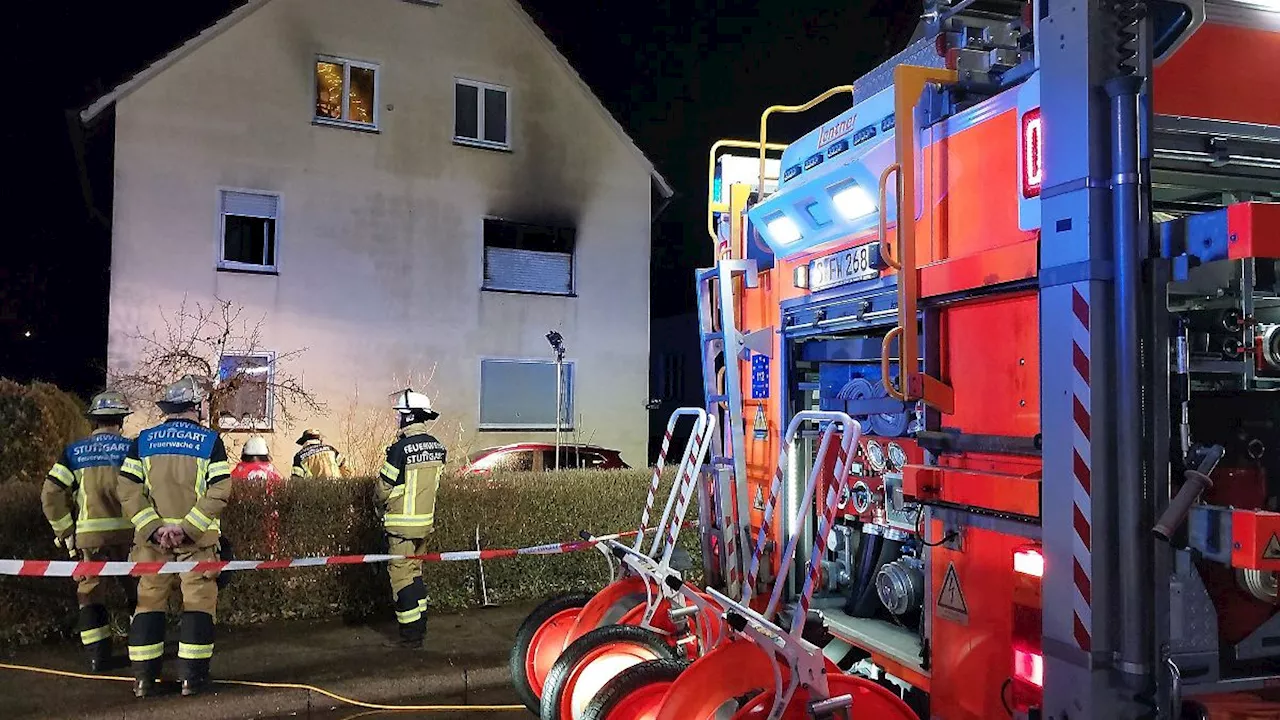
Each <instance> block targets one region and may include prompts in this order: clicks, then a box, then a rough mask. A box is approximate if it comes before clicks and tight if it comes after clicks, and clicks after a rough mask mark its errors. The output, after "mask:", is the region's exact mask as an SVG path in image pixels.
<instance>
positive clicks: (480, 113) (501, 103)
mask: <svg viewBox="0 0 1280 720" xmlns="http://www.w3.org/2000/svg"><path fill="white" fill-rule="evenodd" d="M507 97H508V91H507V88H505V87H503V86H501V85H493V84H491V83H485V82H478V81H475V80H462V79H455V80H454V84H453V141H454V142H455V143H457V144H459V145H474V146H476V147H483V148H490V149H493V150H510V149H511V142H510V137H511V115H510V113H509V112H508V108H507Z"/></svg>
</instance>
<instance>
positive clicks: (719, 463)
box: [711, 457, 733, 467]
mask: <svg viewBox="0 0 1280 720" xmlns="http://www.w3.org/2000/svg"><path fill="white" fill-rule="evenodd" d="M711 465H712V466H714V467H733V458H730V457H713V458H711Z"/></svg>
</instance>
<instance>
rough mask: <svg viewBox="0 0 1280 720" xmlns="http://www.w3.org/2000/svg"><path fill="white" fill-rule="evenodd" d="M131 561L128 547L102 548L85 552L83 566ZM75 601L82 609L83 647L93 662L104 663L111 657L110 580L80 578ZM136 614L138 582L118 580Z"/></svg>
mask: <svg viewBox="0 0 1280 720" xmlns="http://www.w3.org/2000/svg"><path fill="white" fill-rule="evenodd" d="M128 559H129V546H128V545H103V546H102V547H96V548H82V549H81V550H80V560H81V561H82V562H122V561H124V560H128ZM75 580H76V600H77V601H79V605H80V623H79V624H80V644H81V645H83V646H84V649H85V652H86V653H88V654H89V659H90V660H95V661H98V662H104V661H106V660H107V659H108V658H109V657H111V627H110V624H111V618H110V615H109V614H108V613H107V583H106V581H107V578H105V577H100V576H89V575H77V576H76V577H75ZM118 580H119V581H120V587H121V588H122V589H123V590H124V596H125V599H126V600H127V601H128V603H129V612H130V614H132V613H133V610H134V606H135V605H136V604H137V602H138V592H137V581H135V580H134V579H133V578H130V577H121V578H118Z"/></svg>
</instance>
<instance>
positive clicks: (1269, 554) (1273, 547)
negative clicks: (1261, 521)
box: [1262, 533, 1280, 560]
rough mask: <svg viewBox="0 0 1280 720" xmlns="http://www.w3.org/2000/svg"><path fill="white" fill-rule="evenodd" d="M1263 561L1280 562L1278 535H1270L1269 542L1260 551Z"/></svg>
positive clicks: (1279, 536) (1279, 534)
mask: <svg viewBox="0 0 1280 720" xmlns="http://www.w3.org/2000/svg"><path fill="white" fill-rule="evenodd" d="M1262 559H1263V560H1280V533H1271V540H1270V541H1268V542H1267V547H1266V548H1265V549H1263V551H1262Z"/></svg>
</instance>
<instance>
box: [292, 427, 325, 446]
mask: <svg viewBox="0 0 1280 720" xmlns="http://www.w3.org/2000/svg"><path fill="white" fill-rule="evenodd" d="M323 439H324V436H323V435H321V434H320V431H319V430H317V429H316V428H313V427H309V428H307V429H306V430H303V431H302V434H301V435H299V436H298V439H297V440H296V441H295V442H297V443H298V444H299V445H302V444H303V443H305V442H307V441H308V440H323Z"/></svg>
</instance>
